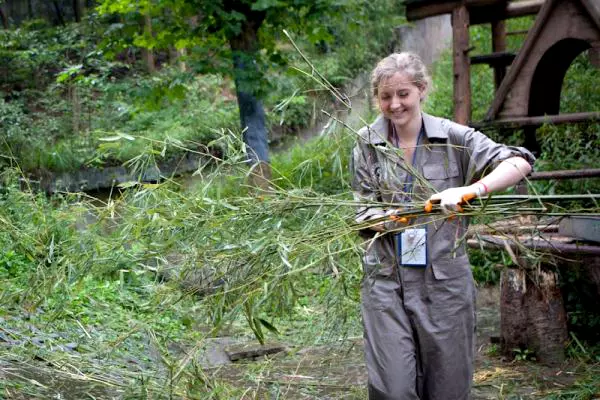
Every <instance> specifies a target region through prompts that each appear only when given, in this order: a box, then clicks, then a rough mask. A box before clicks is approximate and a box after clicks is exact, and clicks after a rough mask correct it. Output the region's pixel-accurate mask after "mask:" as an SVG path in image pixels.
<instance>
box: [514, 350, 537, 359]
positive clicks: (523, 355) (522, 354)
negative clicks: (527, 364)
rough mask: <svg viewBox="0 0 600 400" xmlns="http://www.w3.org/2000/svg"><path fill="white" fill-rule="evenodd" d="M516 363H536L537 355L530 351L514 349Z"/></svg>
mask: <svg viewBox="0 0 600 400" xmlns="http://www.w3.org/2000/svg"><path fill="white" fill-rule="evenodd" d="M513 355H514V360H515V361H535V360H536V358H535V353H534V352H533V351H531V350H529V349H519V348H516V349H513Z"/></svg>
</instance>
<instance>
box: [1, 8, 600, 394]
mask: <svg viewBox="0 0 600 400" xmlns="http://www.w3.org/2000/svg"><path fill="white" fill-rule="evenodd" d="M89 23H90V24H91V23H98V22H97V21H96V22H94V20H93V19H90V21H89ZM37 24H39V25H40V26H41V27H42V29H43V30H42V32H45V33H51V32H54V33H55V34H59V31H60V29H56V28H50V27H48V26H45V25H44V24H43V23H41V22H39V23H37ZM382 24H383V23H382ZM83 26H84V25H82V27H83ZM382 26H383V25H382ZM379 28H381V26H380V27H379ZM68 29H73V30H75V31H77V30H78V29H82V28H80V27H69V28H68ZM479 29H480V28H479V27H478V28H475V30H474V32H473V34H474V40H475V41H476V43H478V40H479V39H478V37H477V35H478V34H479V32H480V31H479ZM481 29H482V30H483V28H481ZM31 32H33V31H31ZM31 32H30V33H31ZM377 32H379V33H378V35H380V36H374V37H375V38H376V40H377V41H378V49H381V48H383V47H384V46H385V44H384V40H383V37H385V34H384V33H383V30H382V31H381V32H380V31H377ZM5 34H15V35H17V36H18V35H22V34H23V32H21V33H14V32H13V33H5ZM482 35H483V34H482ZM41 36H43V35H41ZM41 36H40V38H38V39H35V40H40V41H41V40H42V39H41ZM364 36H365V37H368V36H369V35H364ZM52 37H53V36H52V35H50V34H48V35H47V36H44V39H43V40H46V39H48V40H49V41H50V42H51V41H52V40H53V39H52ZM344 37H345V35H340V38H338V40H340V41H341V42H340V43H339V44H338V45H336V46H339V47H337V50H336V49H334V50H330V51H329V52H325V54H321V55H318V54H317V53H318V52H315V53H314V54H311V57H312V56H315V59H314V60H315V65H317V66H318V68H319V69H320V70H321V71H323V72H325V73H326V74H327V76H328V77H330V78H332V81H333V82H335V83H336V84H340V83H341V82H343V81H345V80H346V79H347V78H349V77H351V76H352V75H353V74H354V73H355V72H356V71H357V70H358V69H359V68H360V67H361V66H363V65H365V64H366V66H367V68H368V67H370V66H371V65H370V64H371V63H370V60H371V59H372V58H373V57H375V55H376V50H375V48H371V49H368V48H366V47H368V46H367V45H368V43H369V42H364V43H361V42H360V40H370V39H368V38H365V39H360V40H357V39H356V37H355V36H352V37H350V38H348V39H345V38H344ZM361 37H362V36H361ZM355 39H356V40H355ZM15 40H16V39H15ZM56 40H58V39H56ZM344 40H349V41H352V43H356V46H357V47H354V46H347V44H348V42H345V41H344ZM373 40H375V39H373ZM481 40H482V42H483V41H484V40H483V39H481ZM486 40H487V39H486ZM50 42H43V43H44V44H43V45H40V49H41V50H40V51H44V49H46V48H50V47H52V46H50V44H49V43H50ZM0 43H5V42H4V41H2V42H0ZM81 45H82V46H83V47H86V46H87V45H86V44H85V40H84V44H81ZM280 45H281V46H282V48H284V49H285V47H286V45H285V44H284V43H281V44H280ZM304 46H307V47H308V46H309V44H308V43H304ZM69 48H70V47H69ZM13 50H14V49H13V48H11V50H10V51H9V53H10V55H11V56H12V55H14V53H13ZM56 51H58V52H59V53H60V46H57V48H56ZM3 54H5V53H3ZM56 54H58V53H56ZM283 54H286V57H289V59H290V60H291V61H290V62H291V63H292V64H294V65H296V66H299V67H302V68H303V67H304V66H302V65H299V63H298V62H297V59H296V58H295V56H292V55H291V54H292V53H283ZM82 55H85V57H88V56H89V57H91V58H90V59H85V62H81V61H77V60H78V58H77V57H73V59H69V61H68V62H65V63H64V64H59V65H54V64H52V63H53V62H56V60H60V59H61V57H65V56H64V55H60V54H59V55H54V56H52V57H48V60H47V61H45V62H44V64H40V65H38V66H36V67H35V68H38V69H39V71H42V72H40V79H48V78H47V77H48V76H50V77H51V78H49V79H48V80H47V82H46V84H47V85H48V86H47V89H45V90H38V89H36V87H28V88H23V89H21V90H19V91H14V90H13V91H11V92H10V93H8V94H7V96H6V98H5V100H4V102H3V103H1V104H2V108H1V111H0V112H1V113H2V114H1V117H0V118H1V119H2V121H9V122H10V123H9V124H6V125H5V126H6V127H7V139H6V143H5V144H9V145H10V146H9V147H10V149H11V151H12V153H4V152H3V153H2V154H3V155H4V156H5V158H4V160H5V161H4V162H5V163H6V164H11V163H12V165H17V164H18V165H19V166H20V167H21V168H23V169H25V170H34V169H53V170H61V169H71V168H76V167H80V166H82V165H94V166H102V165H107V164H111V163H121V162H122V161H123V160H127V159H129V158H131V157H133V156H139V155H140V154H141V155H142V159H143V160H144V163H145V162H153V161H154V160H155V159H160V158H161V157H162V155H161V152H162V151H163V148H164V149H165V150H164V154H165V155H168V154H172V152H173V151H181V147H187V148H188V149H189V150H190V151H205V148H204V146H202V145H206V144H208V143H209V142H211V143H210V147H211V149H218V151H219V153H220V154H221V155H225V156H226V157H225V158H219V157H215V159H214V162H213V163H212V164H209V165H206V166H204V167H203V168H200V169H199V170H198V171H197V172H196V176H197V179H196V181H194V184H193V186H191V187H187V186H185V184H184V183H182V182H181V181H178V180H172V179H167V180H166V181H165V182H161V183H158V184H141V183H133V184H132V186H131V187H129V188H128V189H123V190H122V191H121V190H118V189H115V190H114V192H112V193H111V194H110V196H109V197H108V198H104V199H103V200H97V199H92V198H89V197H87V196H86V195H84V194H55V195H54V196H52V197H47V196H46V195H43V194H36V193H34V192H31V191H28V190H21V189H22V187H21V186H22V185H23V184H22V183H21V182H20V181H19V179H20V178H21V171H20V170H19V169H16V168H7V169H4V172H3V175H2V189H1V192H0V224H1V225H2V226H3V227H4V228H3V229H1V230H0V249H2V250H0V279H1V280H2V286H3V290H2V293H0V304H2V307H0V309H1V310H0V321H2V322H3V324H2V326H0V342H2V343H6V344H7V345H8V347H7V348H6V349H4V348H2V349H0V377H2V378H6V379H2V382H1V383H0V389H1V390H2V393H3V394H4V395H6V397H9V398H11V397H17V396H18V395H23V396H26V397H30V398H33V397H41V398H44V397H51V396H55V395H56V393H57V392H58V391H59V390H60V389H61V386H64V385H68V386H69V387H70V389H69V390H72V391H73V393H74V396H80V394H81V393H86V394H89V396H91V397H95V398H103V397H104V398H105V397H109V396H113V397H114V396H118V397H123V398H163V397H164V398H168V397H172V398H173V397H174V398H177V397H184V398H198V399H206V398H214V399H226V398H242V397H244V396H245V395H246V396H249V397H252V396H256V397H259V396H261V395H264V396H268V395H271V396H275V397H276V396H279V397H283V398H284V394H283V393H286V390H289V381H287V382H286V381H285V380H284V378H286V375H283V377H282V376H281V375H276V373H275V372H274V373H273V375H269V371H268V370H269V368H271V364H268V363H266V364H261V365H258V366H256V365H254V366H252V365H243V366H242V367H239V368H240V369H242V372H239V370H238V371H237V372H236V370H234V369H226V368H224V371H225V373H224V374H223V373H222V374H219V372H218V370H215V369H211V368H206V365H205V364H203V362H204V361H203V354H204V351H203V349H204V347H207V346H210V345H211V343H212V342H211V340H212V339H214V337H215V336H219V335H226V336H231V337H238V338H241V339H245V340H250V339H251V338H254V337H255V338H258V339H259V340H264V341H271V340H281V341H284V342H286V343H288V344H291V345H294V344H310V345H318V344H324V343H327V344H329V345H331V343H334V342H336V341H337V340H338V339H344V338H348V337H353V336H360V334H361V327H360V322H359V320H358V314H359V312H358V286H359V281H360V278H361V273H362V272H361V270H360V261H359V258H358V257H359V251H358V249H357V245H358V239H357V237H356V235H355V233H354V232H353V229H355V228H356V227H354V226H352V224H351V223H350V221H351V219H352V218H351V215H352V213H353V207H352V204H351V203H349V201H350V200H351V196H350V193H349V184H348V182H349V177H348V168H347V167H348V165H347V164H348V159H349V157H348V154H349V153H350V149H351V147H352V145H353V141H354V137H353V135H352V134H350V133H349V131H348V130H344V129H341V127H340V126H338V127H337V128H338V129H333V130H331V131H329V132H328V133H327V134H325V135H324V136H321V137H319V138H316V139H314V140H312V141H310V142H308V143H306V144H303V145H298V146H295V147H294V148H292V149H291V150H290V151H288V152H286V153H282V154H278V155H275V156H274V158H273V172H274V178H273V186H274V191H273V192H272V193H260V192H258V193H257V192H256V191H255V190H254V189H252V188H249V187H248V186H246V182H247V165H246V164H245V162H244V154H243V152H241V145H240V138H239V134H238V133H236V131H237V129H236V127H237V119H236V118H237V117H236V116H235V113H236V111H235V110H236V105H235V99H234V98H232V95H231V93H232V90H233V89H232V83H231V81H229V80H227V79H226V78H223V76H222V75H219V74H212V75H203V76H200V77H198V76H194V75H192V74H186V73H183V74H182V73H181V72H178V71H177V70H175V69H170V68H166V67H165V68H164V69H163V70H162V71H161V72H159V73H158V74H156V75H154V76H153V77H152V78H150V77H148V76H146V75H144V74H140V73H139V72H137V71H138V70H137V69H136V68H134V67H133V66H132V65H130V64H128V63H126V62H123V61H110V62H108V61H106V60H105V59H104V58H102V57H101V55H98V54H96V55H94V54H92V55H90V53H88V52H87V50H85V51H81V54H80V56H82ZM355 55H356V59H354V58H353V57H354V56H355ZM78 57H79V56H78ZM27 58H28V57H25V56H24V59H27ZM92 59H95V60H97V63H98V65H99V67H98V69H97V70H93V69H91V68H90V67H88V66H87V65H88V64H93V63H92V61H91V60H92ZM350 60H357V61H356V63H352V62H351V61H350ZM449 60H450V56H449V54H448V55H446V56H444V57H443V58H442V59H441V60H440V61H439V62H438V63H437V64H436V66H435V67H434V71H435V76H434V81H435V82H436V86H437V90H436V91H435V92H434V93H433V94H432V96H431V98H430V100H429V103H428V107H429V109H428V110H429V111H431V112H433V113H436V114H437V115H442V116H448V117H449V116H450V113H451V104H450V99H451V98H452V96H451V95H450V96H449V95H448V92H447V90H448V88H451V82H452V77H451V75H449V72H448V71H449V70H450V69H448V67H447V66H448V65H449V63H450V61H449ZM73 61H75V62H73ZM346 61H347V62H346ZM77 62H80V63H81V65H82V66H81V67H78V66H77V65H79V64H76V63H77ZM586 62H587V61H586V59H585V55H584V56H582V57H581V58H579V59H578V60H577V61H576V63H575V64H574V67H573V68H575V71H576V72H571V71H570V72H569V74H571V75H569V76H568V78H567V82H572V81H575V82H577V83H576V84H575V86H576V87H577V89H574V90H575V91H577V92H579V91H580V89H579V88H580V87H586V85H587V86H590V85H589V82H588V81H587V80H588V79H597V75H593V73H592V72H589V65H588V64H586ZM74 64H76V65H75V67H74V66H73V65H74ZM580 67H581V68H582V69H579V68H580ZM19 68H20V67H19ZM27 68H29V67H23V69H24V70H27V71H33V70H35V68H32V69H29V70H28V69H27ZM51 71H54V72H51ZM93 71H96V72H93ZM581 71H585V73H582V72H581ZM481 74H482V75H481V76H482V77H481V81H482V83H481V84H482V85H483V86H478V87H477V88H478V89H476V90H474V91H473V92H474V95H475V98H476V100H475V101H474V104H478V106H477V109H478V110H481V109H482V108H484V107H485V106H484V105H486V104H488V103H489V101H491V97H490V93H491V92H489V91H488V87H489V85H490V83H491V74H488V71H483V70H482V72H481ZM28 76H29V75H28ZM477 76H479V72H477V73H476V75H475V78H474V79H475V80H477V79H479V78H477ZM484 76H485V77H484ZM273 77H274V78H273V82H274V84H276V85H278V87H277V88H276V89H274V90H273V92H272V95H271V96H270V97H269V98H270V100H269V101H268V102H267V104H270V105H269V107H271V108H272V109H280V110H281V111H282V112H283V114H282V115H283V120H284V124H285V126H286V129H290V130H293V129H297V127H300V126H304V125H306V124H308V123H309V121H310V118H312V117H313V116H312V115H311V113H308V112H307V109H309V108H312V107H310V105H311V103H313V102H318V101H319V99H318V98H315V97H313V95H312V94H311V93H312V92H310V91H309V90H310V89H312V88H313V87H314V86H315V85H314V82H311V81H307V80H303V79H301V78H300V75H294V74H292V73H288V72H286V71H284V70H282V71H279V72H276V71H275V72H273ZM580 79H581V80H582V81H581V82H580V81H579V80H580ZM24 82H30V80H28V79H25V80H24ZM586 82H588V83H587V84H586ZM10 85H15V82H12V83H10ZM295 91H297V94H296V96H294V97H293V98H292V100H291V101H290V102H288V103H285V104H286V107H280V108H277V107H276V105H277V104H280V103H281V101H282V99H285V98H289V97H290V94H292V93H294V92H295ZM59 93H60V95H59ZM73 93H77V94H76V95H74V94H73ZM568 93H569V94H568V95H566V96H565V99H568V100H565V102H566V103H565V107H571V101H573V102H577V101H579V98H578V97H577V96H575V95H571V91H570V89H569V91H568ZM74 96H75V97H74ZM580 96H583V95H582V94H580ZM585 96H586V97H585V98H586V101H598V99H595V96H596V93H594V92H590V93H588V94H586V95H585ZM74 98H76V99H79V100H78V101H79V104H80V105H81V110H82V112H81V114H80V116H81V118H80V119H78V120H76V121H78V122H77V124H78V125H76V126H78V127H79V129H80V130H81V131H80V132H79V133H80V134H79V135H75V134H74V132H75V130H74V128H73V126H75V125H74V114H73V113H74V111H73V110H74V109H73V108H72V107H71V106H72V105H73V104H75V103H74V100H73V99H74ZM594 99H595V100H594ZM486 102H488V103H486ZM594 104H597V103H594ZM307 105H308V107H307ZM31 107H33V108H31ZM572 107H576V106H574V105H573V106H572ZM317 109H318V107H317ZM32 110H36V112H35V113H33V112H32ZM478 112H480V111H478ZM271 118H272V121H273V124H279V123H280V118H281V115H277V114H273V115H272V116H271ZM366 119H367V118H366ZM562 129H566V128H557V127H549V126H547V127H544V130H543V135H544V137H545V138H548V140H544V141H543V142H542V143H543V146H544V147H543V153H542V155H541V157H540V160H541V162H540V165H541V166H542V168H546V169H557V168H573V167H575V166H577V167H581V166H585V165H589V164H587V163H588V162H593V161H594V160H597V159H598V157H597V156H596V153H595V152H596V151H597V148H600V147H598V146H594V144H597V141H598V133H597V130H596V131H594V129H595V128H593V127H592V126H589V127H588V128H587V130H584V131H582V130H576V129H575V128H571V129H573V130H571V131H568V133H569V135H570V137H572V138H580V139H578V140H574V141H572V142H571V144H572V147H568V148H565V147H566V146H567V144H566V143H565V141H564V140H562V139H561V138H564V136H563V135H565V131H564V130H562ZM44 132H45V133H46V134H45V135H44ZM498 134H499V133H498ZM100 138H104V139H107V140H105V141H100V140H99V139H100ZM131 139H134V140H131ZM503 140H504V141H507V140H508V141H518V140H519V136H518V134H517V135H514V136H513V137H511V138H508V139H506V138H505V139H503ZM587 143H591V144H590V145H589V148H585V147H584V144H586V145H587ZM60 146H62V147H60ZM569 146H571V145H569ZM79 149H82V151H79ZM54 153H55V154H54ZM25 155H27V157H25ZM31 155H35V157H32V159H33V161H28V160H29V157H30V156H31ZM206 155H207V157H212V156H214V153H207V154H206ZM588 155H589V158H588V159H586V158H585V157H588ZM569 185H572V186H569ZM578 185H579V186H578ZM535 187H536V189H537V190H538V191H539V192H540V193H572V192H575V193H582V192H586V191H588V190H589V191H597V190H596V189H595V186H594V182H593V181H579V182H572V183H568V184H564V186H563V184H560V185H556V184H555V183H545V184H544V183H542V184H537V183H536V184H535ZM24 189H26V187H25V188H24ZM473 255H474V257H472V261H473V263H474V275H475V277H476V278H477V280H478V281H479V282H480V283H482V284H488V283H489V284H492V283H496V282H497V280H498V276H499V270H500V267H502V266H506V265H509V264H510V262H511V260H510V259H509V257H507V256H506V255H502V253H489V252H479V253H477V254H473ZM571 315H576V316H578V318H581V317H584V318H585V316H584V314H583V313H579V314H571ZM575 339H577V337H575ZM575 339H574V340H573V345H572V347H571V350H570V351H571V353H572V356H573V357H574V358H576V359H579V360H581V362H582V363H585V364H584V365H585V367H581V368H573V370H575V371H576V372H574V373H576V374H577V376H581V377H582V379H581V380H579V381H577V382H576V383H573V384H572V385H571V387H569V388H566V389H565V390H562V389H557V388H556V387H551V388H547V387H544V382H539V384H540V386H542V389H540V393H542V394H541V395H540V396H546V397H547V396H555V397H556V398H592V396H594V395H595V394H596V393H597V389H596V388H597V385H598V375H597V374H595V373H594V371H598V362H599V360H598V358H597V357H598V356H597V354H598V353H597V352H596V350H595V349H594V348H592V347H590V346H587V347H586V346H585V344H581V343H579V342H577V340H579V339H577V340H575ZM581 339H582V340H583V339H588V338H581ZM578 343H579V344H581V346H579V345H578ZM334 348H335V349H337V347H334ZM582 349H583V350H582ZM291 351H292V355H293V353H294V351H295V349H292V350H291ZM340 351H341V350H340ZM348 351H350V350H348ZM321 357H322V359H326V358H327V357H323V356H321ZM525 358H526V357H525ZM301 363H302V362H301V361H298V367H297V368H296V371H295V372H294V375H291V377H288V378H289V379H295V378H298V376H299V375H300V374H299V373H297V369H299V368H300V364H301ZM326 367H327V368H330V367H331V366H330V365H327V366H326ZM582 369H587V371H582ZM15 371H17V372H15ZM590 371H591V373H590ZM317 373H318V372H317ZM236 374H239V375H244V376H243V377H242V378H239V381H241V382H243V384H240V382H238V379H237V375H236ZM511 379H512V375H510V376H507V377H506V380H511ZM248 381H251V382H252V383H251V384H248V383H247V382H248ZM286 383H288V385H287V386H286ZM528 383H530V382H528ZM504 385H505V383H502V384H501V386H500V389H499V397H502V396H510V393H509V394H507V392H508V391H509V390H510V389H507V388H505V387H504ZM308 386H309V389H307V392H305V394H306V395H307V396H313V397H319V396H323V392H320V391H319V389H318V388H316V387H310V385H308ZM332 386H333V385H332ZM323 387H325V388H327V385H326V384H324V385H323ZM327 389H328V390H334V389H335V388H327ZM515 390H516V389H515ZM349 392H351V393H350V395H351V396H354V398H364V396H365V393H364V387H360V386H359V385H357V386H356V387H351V390H349V389H348V386H347V385H344V386H342V387H341V389H340V390H339V391H338V394H340V396H342V395H344V396H346V395H348V393H349ZM569 396H572V397H569ZM577 396H579V397H577ZM586 396H587V397H586Z"/></svg>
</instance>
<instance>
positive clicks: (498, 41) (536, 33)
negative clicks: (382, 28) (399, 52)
mask: <svg viewBox="0 0 600 400" xmlns="http://www.w3.org/2000/svg"><path fill="white" fill-rule="evenodd" d="M444 13H451V14H452V30H453V58H454V61H453V64H454V119H455V120H456V121H457V122H459V123H462V124H468V123H470V122H471V90H470V83H469V80H470V65H471V64H476V63H486V64H488V65H490V66H491V67H492V68H494V77H495V83H496V88H497V91H496V95H495V97H494V100H493V102H492V105H491V107H490V109H489V110H488V112H487V115H486V118H485V121H484V122H485V123H486V124H492V125H501V126H507V125H508V126H512V127H515V126H516V127H524V126H536V125H541V124H542V123H544V122H553V123H568V122H576V121H586V120H599V119H600V112H597V110H591V112H586V113H577V114H561V115H559V105H560V91H561V88H562V83H563V79H564V76H565V73H566V72H567V69H568V68H569V66H570V65H571V63H572V61H573V60H574V59H575V57H576V56H577V55H579V54H580V53H582V52H583V51H585V50H588V49H591V50H590V51H591V53H592V55H591V59H592V60H595V62H596V64H600V0H545V1H544V0H524V1H508V0H462V1H449V0H439V1H433V0H407V2H406V15H407V18H408V19H409V20H414V19H419V18H425V17H429V16H433V15H439V14H444ZM532 14H537V17H536V20H535V23H534V25H533V27H532V28H531V29H530V30H529V32H528V33H527V37H526V39H525V42H524V44H523V47H522V48H521V50H520V51H519V52H518V54H516V55H515V54H511V53H508V52H506V34H507V33H506V29H505V19H507V18H513V17H520V16H524V15H532ZM481 23H490V24H491V25H492V48H493V53H492V54H489V55H484V56H476V57H469V55H468V53H469V51H470V50H472V48H471V47H470V45H469V32H468V29H469V26H470V25H473V24H481ZM509 66H510V69H508V67H509ZM507 70H508V72H507ZM530 132H532V133H530V134H529V135H528V136H529V141H528V143H526V145H527V144H530V145H531V147H535V145H536V143H535V131H534V130H533V131H531V130H530ZM531 135H533V137H531ZM533 150H535V149H533Z"/></svg>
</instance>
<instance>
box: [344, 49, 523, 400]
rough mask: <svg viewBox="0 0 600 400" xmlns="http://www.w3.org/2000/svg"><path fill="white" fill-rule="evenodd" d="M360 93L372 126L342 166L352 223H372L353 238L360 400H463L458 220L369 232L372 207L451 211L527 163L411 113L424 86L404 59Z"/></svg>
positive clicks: (461, 225)
mask: <svg viewBox="0 0 600 400" xmlns="http://www.w3.org/2000/svg"><path fill="white" fill-rule="evenodd" d="M371 83H372V88H373V94H374V96H375V97H376V99H377V103H378V105H379V110H380V111H381V115H380V116H379V117H378V118H377V119H376V120H375V122H374V123H373V124H372V125H370V126H368V127H365V128H363V129H361V130H360V132H359V134H360V135H359V136H360V137H359V140H358V143H357V145H356V147H355V148H354V151H353V159H352V167H351V169H352V173H353V182H352V185H353V191H354V195H355V197H356V199H358V200H360V201H361V202H363V204H365V206H362V207H360V208H359V209H358V212H357V221H358V222H364V223H366V224H368V221H369V220H373V223H372V224H371V225H369V228H368V229H366V230H365V231H363V232H362V234H363V236H365V237H366V238H367V240H366V241H365V254H364V257H363V269H364V272H365V276H364V279H363V283H362V289H361V292H362V293H361V294H362V306H361V309H362V317H363V327H364V339H365V358H366V363H367V370H368V374H369V398H370V399H398V400H411V399H421V400H424V399H428V400H434V399H444V400H460V399H468V398H469V397H470V390H471V380H472V375H473V359H474V334H475V288H474V283H473V277H472V274H471V269H470V266H469V260H468V258H467V254H466V250H465V246H464V240H462V239H463V238H464V234H465V233H466V227H467V226H466V225H467V221H466V219H465V218H463V217H459V218H445V216H440V215H435V214H432V215H431V216H427V217H419V218H417V219H414V220H412V221H410V229H404V228H405V227H404V226H403V225H402V224H400V223H398V222H393V221H391V220H389V219H388V220H387V222H381V221H382V220H385V217H386V216H389V215H390V214H393V212H394V209H388V208H386V207H383V206H382V204H388V203H396V204H397V203H402V202H406V203H409V202H410V203H412V204H414V203H418V204H423V203H424V202H425V200H430V201H433V202H439V203H440V204H441V207H442V209H443V210H444V211H445V212H447V213H452V212H456V211H458V210H460V204H461V202H462V201H463V196H465V195H467V196H470V197H477V196H482V195H485V194H488V193H490V192H493V191H498V190H503V189H506V188H508V187H510V186H512V185H514V184H516V183H517V182H519V181H520V180H521V179H522V178H523V177H525V176H526V175H527V174H529V172H530V171H531V166H532V165H533V162H534V157H533V155H532V154H531V153H530V152H529V151H527V150H526V149H524V148H520V147H508V146H504V145H501V144H497V143H495V142H494V141H492V140H490V139H489V138H487V137H486V136H485V135H483V134H482V133H480V132H477V131H475V130H473V129H471V128H469V127H466V126H462V125H459V124H456V123H454V122H451V121H449V120H446V119H442V118H437V117H434V116H431V115H427V114H425V113H423V112H422V111H421V103H422V102H423V101H424V100H425V97H426V95H427V92H428V90H429V89H430V88H431V79H430V77H429V76H428V74H427V71H426V69H425V66H424V64H423V62H422V61H421V60H420V58H419V57H418V56H416V55H414V54H411V53H398V54H392V55H390V56H388V57H386V58H384V59H383V60H381V61H380V62H379V64H378V65H377V67H376V68H375V70H374V71H373V73H372V81H371ZM490 171H491V172H490ZM488 172H489V173H488ZM407 207H410V204H407ZM382 217H383V218H382Z"/></svg>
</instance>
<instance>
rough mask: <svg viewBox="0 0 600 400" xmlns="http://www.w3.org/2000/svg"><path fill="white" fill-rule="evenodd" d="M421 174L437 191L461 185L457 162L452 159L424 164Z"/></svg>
mask: <svg viewBox="0 0 600 400" xmlns="http://www.w3.org/2000/svg"><path fill="white" fill-rule="evenodd" d="M423 176H424V177H425V179H427V180H428V181H429V182H430V183H431V184H432V185H433V187H435V189H436V190H437V191H438V192H439V191H442V190H445V189H448V188H451V187H454V186H462V182H461V181H460V171H459V169H458V164H457V163H456V162H453V161H450V162H448V163H444V164H442V163H440V164H429V165H424V166H423Z"/></svg>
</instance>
